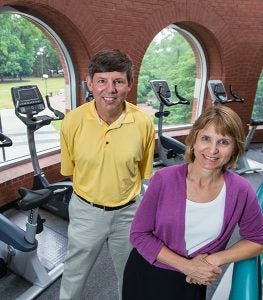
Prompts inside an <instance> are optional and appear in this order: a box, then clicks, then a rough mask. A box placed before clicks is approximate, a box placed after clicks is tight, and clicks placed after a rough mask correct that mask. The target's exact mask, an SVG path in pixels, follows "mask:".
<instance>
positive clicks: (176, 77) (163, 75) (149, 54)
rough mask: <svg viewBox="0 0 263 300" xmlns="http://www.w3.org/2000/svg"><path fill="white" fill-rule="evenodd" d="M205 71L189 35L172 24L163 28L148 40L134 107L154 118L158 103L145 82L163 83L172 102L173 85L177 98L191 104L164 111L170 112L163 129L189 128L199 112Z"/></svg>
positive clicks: (200, 52) (200, 53)
mask: <svg viewBox="0 0 263 300" xmlns="http://www.w3.org/2000/svg"><path fill="white" fill-rule="evenodd" d="M206 69H207V68H206V60H205V55H204V52H203V50H202V47H201V45H200V43H199V42H198V40H197V39H196V38H195V37H194V36H193V35H192V34H191V33H190V32H188V31H186V30H185V29H182V28H180V27H179V26H176V25H174V24H173V25H170V26H168V27H166V28H164V29H163V30H162V31H160V32H159V33H158V34H157V35H156V36H155V38H154V39H153V40H152V42H151V44H150V45H149V47H148V48H147V51H146V53H145V55H144V58H143V61H142V64H141V68H140V73H139V78H138V93H137V102H138V105H139V106H141V107H142V108H143V109H145V110H146V111H148V112H150V113H152V114H154V113H155V112H156V111H157V110H158V106H159V103H158V100H157V99H156V97H155V95H154V93H153V91H152V90H151V88H150V84H149V82H150V80H166V81H167V82H168V85H169V87H170V90H171V92H172V97H174V98H175V94H174V86H175V85H176V86H177V90H178V92H179V94H181V95H182V96H183V97H185V98H187V99H189V100H190V101H191V104H190V105H189V106H186V105H178V106H173V107H171V108H168V107H167V108H165V110H170V111H171V113H170V114H169V116H168V117H167V118H165V120H164V124H165V125H166V129H167V130H169V129H175V128H182V127H187V126H190V125H191V124H192V123H193V121H194V120H195V119H196V117H197V116H198V115H199V114H200V113H201V111H202V105H203V98H204V90H205V84H206V76H207V74H206ZM155 123H157V120H156V119H155Z"/></svg>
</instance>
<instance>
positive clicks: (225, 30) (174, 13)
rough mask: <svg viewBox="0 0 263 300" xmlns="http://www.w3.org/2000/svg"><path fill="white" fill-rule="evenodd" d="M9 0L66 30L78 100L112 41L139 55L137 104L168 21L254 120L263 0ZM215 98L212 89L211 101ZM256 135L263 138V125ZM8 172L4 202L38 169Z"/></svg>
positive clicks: (1, 189) (0, 190)
mask: <svg viewBox="0 0 263 300" xmlns="http://www.w3.org/2000/svg"><path fill="white" fill-rule="evenodd" d="M4 5H5V6H11V7H13V8H17V9H18V10H20V11H24V12H26V13H28V14H31V15H35V16H37V17H38V18H40V19H42V20H43V21H44V22H46V23H47V24H48V25H49V26H50V27H52V28H53V29H54V30H55V31H56V32H57V33H58V34H59V35H60V37H61V38H62V40H63V41H64V43H65V45H66V46H67V48H68V50H69V52H70V55H71V58H72V60H73V63H74V67H75V71H76V74H77V75H76V76H77V84H78V85H77V87H78V97H79V103H82V102H83V101H84V99H83V96H82V92H81V85H80V82H81V80H84V79H85V77H86V69H87V64H88V61H89V58H90V57H91V55H92V54H94V53H95V52H97V51H98V50H100V49H102V48H107V47H111V48H112V47H115V48H120V49H122V50H124V51H127V52H128V53H129V54H130V56H131V57H132V58H133V60H134V63H135V71H136V72H135V73H136V76H135V84H134V86H133V89H132V91H131V93H130V101H131V102H133V103H136V87H137V84H136V83H137V76H138V72H139V67H140V63H141V61H142V58H143V56H144V53H145V51H146V49H147V47H148V45H149V43H150V42H151V40H152V39H153V37H154V36H155V35H156V34H157V33H158V32H159V31H160V30H161V29H163V28H164V27H166V26H167V25H169V24H171V23H174V24H178V25H179V26H181V27H183V28H185V29H187V30H189V31H191V32H192V33H193V34H194V35H195V36H196V37H197V38H198V39H199V41H200V43H201V44H202V45H203V47H204V50H205V53H206V57H207V61H208V79H221V80H223V82H224V83H225V85H226V86H228V85H229V84H230V83H231V84H232V85H233V86H234V88H235V90H237V91H238V93H239V94H240V95H242V96H243V97H244V98H245V99H247V101H246V103H244V105H235V106H234V104H233V105H231V106H233V107H234V108H235V110H236V111H237V112H238V113H239V115H240V116H241V118H242V120H243V122H244V124H246V123H247V122H248V121H249V118H250V115H251V111H252V107H253V99H254V96H255V92H256V87H257V81H258V77H259V74H260V71H261V68H262V63H263V22H262V20H263V1H262V0H219V1H214V0H203V1H202V0H170V1H169V0H137V1H131V0H110V1H104V0H89V1H87V0H68V1H65V0H56V1H50V0H41V1H26V0H23V1H22V0H21V1H18V0H16V1H5V0H0V8H1V7H2V6H4ZM210 103H211V102H210V101H209V99H208V93H207V101H206V102H205V106H208V105H210ZM256 139H257V141H261V142H262V141H263V134H262V131H261V132H259V133H258V134H257V136H256ZM53 162H55V164H53ZM53 162H52V163H51V165H50V166H48V165H47V166H46V171H47V173H49V174H50V176H51V174H52V180H54V181H55V180H56V179H57V178H59V158H58V157H57V158H56V159H55V160H53ZM51 168H52V171H51V172H49V171H50V169H51ZM5 172H7V171H5ZM8 173H9V174H11V177H12V179H11V180H5V179H3V174H2V172H1V175H0V176H1V182H3V183H2V184H0V199H1V200H0V205H1V203H2V204H4V203H7V202H8V201H10V200H11V199H15V197H17V192H16V190H17V188H18V186H19V185H20V186H22V185H29V186H30V178H31V177H32V174H30V176H28V175H22V177H18V178H16V175H15V172H14V175H13V170H9V171H8ZM7 188H8V190H9V192H7Z"/></svg>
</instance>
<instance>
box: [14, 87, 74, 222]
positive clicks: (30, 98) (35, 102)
mask: <svg viewBox="0 0 263 300" xmlns="http://www.w3.org/2000/svg"><path fill="white" fill-rule="evenodd" d="M11 95H12V100H13V104H14V107H15V114H16V116H17V117H18V118H19V119H20V120H21V121H22V122H23V123H24V124H25V125H26V127H27V139H28V146H29V152H30V156H31V160H32V165H33V169H34V181H33V189H34V190H38V189H43V188H48V189H51V190H52V191H53V196H52V198H51V199H50V201H48V202H47V203H45V204H44V205H43V207H44V208H45V209H47V210H49V211H50V212H52V213H53V214H55V215H58V216H60V217H62V218H64V219H66V220H68V219H69V215H68V204H69V200H70V198H71V194H72V191H73V189H72V183H71V181H69V180H68V181H63V182H57V183H52V184H50V183H49V182H48V179H47V178H46V176H45V174H44V173H43V171H42V170H41V168H40V165H39V161H38V157H37V152H36V144H35V135H34V133H35V131H36V130H38V129H40V128H41V127H43V126H46V125H49V124H50V123H51V122H52V121H58V120H62V119H63V118H64V114H63V113H62V112H60V111H58V110H56V109H54V108H53V107H52V106H51V105H50V101H49V97H48V96H46V105H47V109H48V111H49V112H50V113H51V116H50V115H41V114H39V113H41V112H43V111H44V110H45V109H46V105H45V102H44V100H43V98H42V95H41V93H40V91H39V89H38V87H37V85H26V86H17V87H12V88H11Z"/></svg>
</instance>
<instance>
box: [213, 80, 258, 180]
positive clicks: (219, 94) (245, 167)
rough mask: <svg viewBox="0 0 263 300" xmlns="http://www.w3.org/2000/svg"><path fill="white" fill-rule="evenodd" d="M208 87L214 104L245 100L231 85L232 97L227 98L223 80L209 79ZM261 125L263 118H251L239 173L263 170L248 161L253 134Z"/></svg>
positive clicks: (239, 164)
mask: <svg viewBox="0 0 263 300" xmlns="http://www.w3.org/2000/svg"><path fill="white" fill-rule="evenodd" d="M208 89H209V92H210V95H211V97H212V100H213V104H215V105H216V104H218V103H220V104H226V103H230V102H239V103H243V102H244V101H245V100H244V99H243V98H241V97H239V96H238V95H237V94H236V93H235V92H234V91H233V88H232V86H231V85H229V92H230V95H231V97H232V98H231V99H228V98H227V93H226V90H225V87H224V85H223V83H222V81H221V80H209V81H208ZM259 125H263V120H258V121H256V120H254V119H252V118H251V119H250V123H249V131H248V134H247V136H246V140H245V153H244V154H243V155H242V156H241V157H240V158H239V160H238V162H237V167H236V169H235V172H236V173H238V174H239V175H244V174H249V173H258V172H262V171H263V170H262V169H261V168H251V167H250V165H249V163H248V157H247V152H248V150H249V147H250V144H251V141H252V139H253V136H254V134H255V131H256V128H257V126H259Z"/></svg>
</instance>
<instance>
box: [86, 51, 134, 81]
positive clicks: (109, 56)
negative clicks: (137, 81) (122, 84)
mask: <svg viewBox="0 0 263 300" xmlns="http://www.w3.org/2000/svg"><path fill="white" fill-rule="evenodd" d="M133 69H134V67H133V62H132V60H131V58H130V56H129V55H128V54H126V53H124V52H121V51H120V50H118V49H106V50H101V51H99V52H97V53H96V54H95V55H94V56H93V57H92V58H91V61H90V63H89V66H88V73H89V76H90V78H91V80H92V79H93V76H94V74H95V73H104V72H114V71H117V72H125V73H126V74H127V80H128V83H129V84H131V83H132V80H133Z"/></svg>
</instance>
